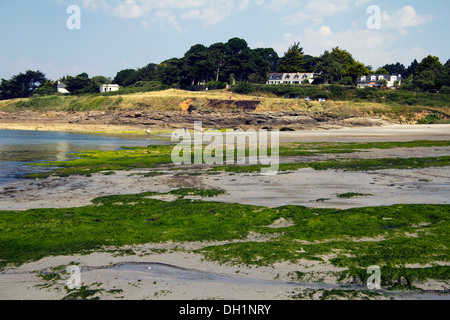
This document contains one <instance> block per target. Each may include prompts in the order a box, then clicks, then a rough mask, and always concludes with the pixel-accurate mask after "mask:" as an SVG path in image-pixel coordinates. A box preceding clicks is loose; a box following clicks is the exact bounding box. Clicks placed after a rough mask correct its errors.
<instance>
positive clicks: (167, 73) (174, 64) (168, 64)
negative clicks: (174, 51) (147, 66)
mask: <svg viewBox="0 0 450 320" xmlns="http://www.w3.org/2000/svg"><path fill="white" fill-rule="evenodd" d="M181 64H182V62H181V60H180V59H178V58H172V59H168V60H165V61H163V62H161V63H160V64H159V65H158V66H157V67H156V78H157V79H158V80H159V81H161V83H163V84H165V85H168V86H173V85H178V84H179V83H180V77H181V76H180V67H181Z"/></svg>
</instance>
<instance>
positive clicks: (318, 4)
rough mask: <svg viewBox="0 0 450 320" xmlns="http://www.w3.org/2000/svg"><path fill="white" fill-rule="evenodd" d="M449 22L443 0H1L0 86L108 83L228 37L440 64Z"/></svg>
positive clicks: (379, 62)
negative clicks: (26, 79) (83, 79)
mask: <svg viewBox="0 0 450 320" xmlns="http://www.w3.org/2000/svg"><path fill="white" fill-rule="evenodd" d="M73 5H75V6H78V8H79V15H77V14H76V12H75V11H68V8H69V7H70V6H73ZM373 8H375V10H373ZM449 14H450V1H448V0H430V1H423V0H409V1H404V0H395V1H392V0H1V1H0V78H4V79H9V78H11V77H12V76H13V75H16V74H18V73H20V72H25V71H26V70H33V71H36V70H40V71H42V72H43V73H45V74H46V75H47V78H49V79H52V80H57V79H59V78H61V77H63V76H66V75H71V76H76V75H78V74H80V73H83V72H86V73H88V74H89V76H91V77H93V76H97V75H103V76H106V77H111V78H114V76H115V75H116V74H117V72H119V71H120V70H123V69H130V68H131V69H136V68H140V67H144V66H145V65H147V64H148V63H160V62H162V61H164V60H167V59H170V58H174V57H176V58H181V57H183V55H184V53H185V52H186V51H188V50H189V48H190V47H191V46H193V45H195V44H203V45H205V46H209V45H211V44H213V43H217V42H227V41H228V40H229V39H231V38H234V37H239V38H242V39H245V40H246V41H247V43H248V45H249V46H250V47H251V48H253V49H255V48H274V49H275V50H276V51H277V52H278V54H279V55H280V57H282V56H283V55H284V53H285V52H286V51H287V49H288V48H289V46H291V45H292V44H294V43H296V42H300V43H301V46H302V47H303V50H304V53H305V54H309V55H313V56H319V55H321V54H323V52H324V51H325V50H331V49H332V48H334V47H339V48H341V49H345V50H348V51H349V52H350V53H352V55H353V57H354V58H355V59H356V60H358V61H360V62H362V63H364V64H365V65H371V66H372V67H373V68H374V69H376V68H378V67H381V66H383V65H385V64H388V63H396V62H400V63H403V64H404V65H405V66H406V67H408V66H409V65H410V64H411V62H412V61H413V60H414V59H417V60H418V61H419V62H420V61H421V60H422V59H423V58H424V57H426V56H428V55H430V54H431V55H434V56H437V57H439V59H440V60H441V62H442V63H445V62H446V61H447V60H448V59H449V58H450V41H448V31H449V30H450V19H449V18H450V17H449ZM78 18H79V19H78ZM68 22H69V26H73V25H75V26H77V27H79V28H75V29H74V28H72V27H71V28H69V27H68ZM78 22H79V24H77V23H78ZM446 34H447V36H446ZM445 39H447V40H445Z"/></svg>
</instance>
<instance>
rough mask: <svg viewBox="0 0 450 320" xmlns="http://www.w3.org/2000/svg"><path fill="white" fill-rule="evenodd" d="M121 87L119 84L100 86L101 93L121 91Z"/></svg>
mask: <svg viewBox="0 0 450 320" xmlns="http://www.w3.org/2000/svg"><path fill="white" fill-rule="evenodd" d="M119 88H120V86H119V85H118V84H102V85H101V86H100V93H103V92H112V91H119Z"/></svg>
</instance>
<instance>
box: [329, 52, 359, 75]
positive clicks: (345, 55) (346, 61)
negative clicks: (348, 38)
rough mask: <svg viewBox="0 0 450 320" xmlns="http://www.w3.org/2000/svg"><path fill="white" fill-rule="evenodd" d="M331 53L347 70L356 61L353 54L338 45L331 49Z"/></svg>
mask: <svg viewBox="0 0 450 320" xmlns="http://www.w3.org/2000/svg"><path fill="white" fill-rule="evenodd" d="M331 54H332V55H333V57H334V59H335V60H336V61H337V62H339V63H340V64H341V65H342V66H343V67H344V70H347V69H348V68H350V67H351V66H352V65H353V64H354V63H355V59H353V56H352V55H351V53H350V52H348V51H347V50H343V49H339V47H336V48H333V49H332V50H331Z"/></svg>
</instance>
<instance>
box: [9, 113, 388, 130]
mask: <svg viewBox="0 0 450 320" xmlns="http://www.w3.org/2000/svg"><path fill="white" fill-rule="evenodd" d="M194 121H202V123H203V126H204V127H205V128H218V129H219V128H242V129H248V128H255V129H268V130H270V129H278V130H281V131H296V130H308V129H337V128H342V127H352V126H364V127H366V126H382V125H384V124H386V123H387V122H386V121H384V120H381V119H379V118H347V119H346V118H339V117H336V116H335V115H331V114H321V115H317V116H310V115H307V114H306V113H304V112H264V113H260V112H244V111H235V112H233V111H224V112H218V111H214V112H213V111H211V112H208V111H191V112H148V111H88V112H65V111H48V112H33V111H19V112H14V113H8V112H0V128H3V129H9V128H10V126H11V125H12V124H15V125H22V126H29V127H30V128H38V129H41V128H42V127H43V126H47V127H50V128H51V127H52V126H62V125H66V126H70V125H79V126H86V127H89V126H94V127H98V128H103V127H122V128H124V129H127V128H128V129H131V130H142V129H144V128H150V129H153V130H173V129H178V128H184V127H185V126H186V127H188V128H190V127H192V126H193V124H194Z"/></svg>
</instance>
